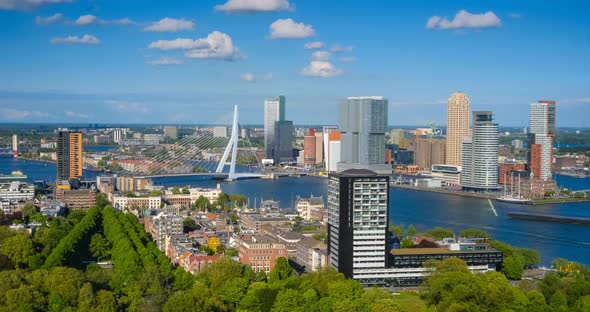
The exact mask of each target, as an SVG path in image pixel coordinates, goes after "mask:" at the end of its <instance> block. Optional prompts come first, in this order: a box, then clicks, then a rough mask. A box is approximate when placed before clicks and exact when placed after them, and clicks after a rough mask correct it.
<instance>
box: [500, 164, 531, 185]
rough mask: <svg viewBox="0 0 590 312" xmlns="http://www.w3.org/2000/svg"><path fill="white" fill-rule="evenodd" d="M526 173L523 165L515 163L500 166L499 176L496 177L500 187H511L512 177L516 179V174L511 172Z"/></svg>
mask: <svg viewBox="0 0 590 312" xmlns="http://www.w3.org/2000/svg"><path fill="white" fill-rule="evenodd" d="M524 171H526V165H525V164H516V163H504V164H500V174H499V175H498V183H500V184H502V185H511V184H512V178H511V177H512V176H513V175H514V177H516V173H513V172H524Z"/></svg>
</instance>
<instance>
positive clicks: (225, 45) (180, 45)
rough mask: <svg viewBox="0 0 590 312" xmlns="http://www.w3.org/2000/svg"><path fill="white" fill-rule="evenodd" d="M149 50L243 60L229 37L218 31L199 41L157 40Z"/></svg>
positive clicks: (187, 55) (198, 56)
mask: <svg viewBox="0 0 590 312" xmlns="http://www.w3.org/2000/svg"><path fill="white" fill-rule="evenodd" d="M149 48H150V49H160V50H187V51H186V52H185V54H184V55H185V56H186V57H188V58H199V59H217V60H225V61H236V60H239V59H242V58H243V55H242V54H241V53H240V50H239V49H238V47H236V46H234V44H233V40H232V39H231V37H230V36H229V35H227V34H225V33H222V32H219V31H214V32H212V33H210V34H209V35H208V36H207V37H206V38H201V39H189V38H177V39H174V40H158V41H154V42H152V43H150V45H149Z"/></svg>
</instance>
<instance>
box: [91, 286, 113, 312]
mask: <svg viewBox="0 0 590 312" xmlns="http://www.w3.org/2000/svg"><path fill="white" fill-rule="evenodd" d="M96 310H97V311H102V312H115V311H117V302H116V301H115V298H114V296H113V293H112V292H110V291H106V290H99V291H98V292H97V293H96Z"/></svg>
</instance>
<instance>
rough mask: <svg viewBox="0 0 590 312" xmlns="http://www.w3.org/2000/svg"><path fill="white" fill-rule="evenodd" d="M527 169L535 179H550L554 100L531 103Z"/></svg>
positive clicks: (553, 136) (553, 134) (553, 135)
mask: <svg viewBox="0 0 590 312" xmlns="http://www.w3.org/2000/svg"><path fill="white" fill-rule="evenodd" d="M528 138H529V151H528V154H527V156H528V157H527V158H528V159H527V160H528V163H529V171H530V173H531V176H532V177H533V178H535V179H538V180H542V181H547V180H551V179H552V177H551V174H552V171H553V141H554V138H555V101H538V102H537V103H532V104H531V114H530V131H529V134H528Z"/></svg>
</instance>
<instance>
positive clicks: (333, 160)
mask: <svg viewBox="0 0 590 312" xmlns="http://www.w3.org/2000/svg"><path fill="white" fill-rule="evenodd" d="M327 137H328V143H327V145H328V146H327V148H326V151H327V155H326V171H328V172H336V171H338V163H339V162H340V149H341V146H342V144H341V142H340V140H341V138H342V136H341V134H340V131H339V130H332V131H330V133H328V136H327Z"/></svg>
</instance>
